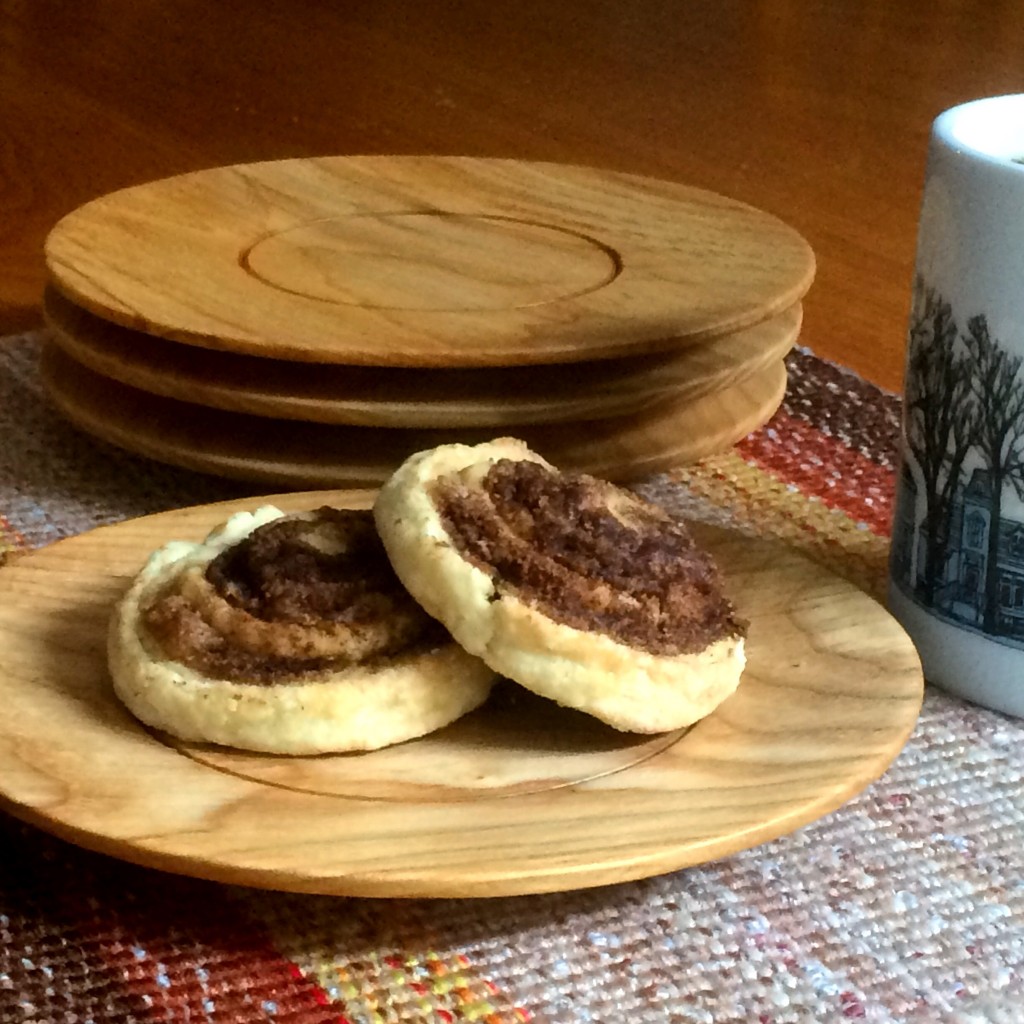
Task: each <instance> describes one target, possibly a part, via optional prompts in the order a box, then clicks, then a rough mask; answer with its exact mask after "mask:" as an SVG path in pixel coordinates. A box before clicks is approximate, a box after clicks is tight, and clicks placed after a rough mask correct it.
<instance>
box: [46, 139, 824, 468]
mask: <svg viewBox="0 0 1024 1024" xmlns="http://www.w3.org/2000/svg"><path fill="white" fill-rule="evenodd" d="M46 258H47V266H48V269H49V274H50V281H51V284H50V287H49V288H48V290H47V293H46V296H45V312H46V316H47V318H48V321H49V324H50V326H51V328H52V341H51V343H50V344H49V345H48V346H47V348H46V350H45V352H44V359H43V367H44V379H45V381H46V384H47V387H48V390H49V392H50V394H51V396H52V398H53V399H54V401H55V402H56V403H57V405H58V406H59V407H60V408H61V409H62V410H63V412H64V413H65V414H66V415H67V416H68V417H69V418H70V419H71V420H73V421H74V422H75V423H77V424H78V425H79V426H80V427H82V428H83V429H85V430H87V431H89V432H91V433H93V434H95V435H96V436H98V437H101V438H103V439H105V440H107V441H110V442H113V443H114V444H117V445H120V446H122V447H124V448H127V449H129V450H131V451H134V452H138V453H141V454H144V455H148V456H150V457H152V458H155V459H159V460H162V461H165V462H170V463H174V464H177V465H182V466H187V467H190V468H193V469H198V470H204V471H207V472H212V473H217V474H220V475H223V476H231V477H237V478H242V479H248V480H258V481H263V482H267V483H273V484H283V485H286V486H373V485H376V484H379V483H381V482H382V481H383V480H384V479H385V478H386V477H387V476H388V475H389V474H390V472H391V471H392V470H393V469H394V468H395V466H396V465H397V464H398V463H399V462H400V461H401V460H402V459H403V458H404V457H405V456H407V455H408V454H410V453H411V452H413V451H416V450H419V449H421V448H425V447H431V446H433V445H436V444H441V443H446V442H450V441H465V442H468V443H474V442H477V441H482V440H487V439H489V438H491V437H494V436H496V435H502V434H511V435H515V436H518V437H521V438H523V439H524V440H525V441H527V442H528V443H529V444H530V445H531V446H532V447H534V448H535V449H536V450H538V451H539V452H541V453H542V454H543V455H545V456H546V457H548V458H549V459H550V460H551V461H553V462H555V463H556V464H558V465H560V466H561V467H563V468H565V469H577V470H582V471H586V472H591V473H595V474H598V475H601V476H605V477H608V478H611V479H628V478H630V477H634V476H638V475H641V474H645V473H650V472H654V471H658V470H663V469H667V468H670V467H671V466H673V465H677V464H680V463H683V462H686V461H690V460H693V459H695V458H699V457H701V456H703V455H706V454H708V453H710V452H714V451H717V450H721V449H724V448H726V447H728V446H729V445H731V444H733V443H735V441H737V440H738V439H739V438H740V437H742V436H743V435H744V434H746V433H747V432H749V431H750V430H752V429H754V428H756V427H757V426H759V425H760V424H762V423H763V422H764V421H765V420H766V419H767V418H768V417H769V416H770V415H771V414H772V412H774V410H775V409H776V407H777V406H778V404H779V402H780V401H781V398H782V394H783V391H784V388H785V382H786V373H785V366H784V363H783V357H784V355H785V353H786V352H787V351H788V349H789V348H790V347H791V346H792V344H793V343H794V341H795V340H796V337H797V335H798V333H799V329H800V315H801V313H800V300H801V298H802V297H803V295H804V294H805V292H806V291H807V289H808V287H809V286H810V283H811V280H812V278H813V274H814V259H813V255H812V253H811V250H810V248H809V247H808V245H807V243H806V242H805V241H804V240H803V239H802V238H801V237H800V236H799V235H798V234H797V233H796V232H795V231H793V230H792V229H791V228H789V227H787V226H786V225H784V224H782V223H781V222H780V221H778V220H776V219H775V218H773V217H771V216H769V215H768V214H765V213H763V212H761V211H758V210H755V209H753V208H751V207H749V206H745V205H743V204H741V203H737V202H735V201H733V200H730V199H726V198H723V197H721V196H718V195H714V194H712V193H708V192H704V191H700V190H697V189H692V188H687V187H685V186H681V185H678V184H673V183H669V182H664V181H659V180H654V179H649V178H641V177H637V176H634V175H626V174H619V173H614V172H609V171H600V170H595V169H591V168H581V167H569V166H561V165H554V164H538V163H524V162H521V161H512V160H485V159H471V158H463V157H391V156H367V157H337V158H324V159H311V160H285V161H276V162H272V163H261V164H249V165H241V166H235V167H224V168H218V169H215V170H210V171H202V172H198V173H195V174H189V175H183V176H180V177H176V178H169V179H166V180H163V181H157V182H154V183H151V184H147V185H142V186H139V187H136V188H131V189H127V190H124V191H121V192H116V193H113V194H111V195H108V196H104V197H102V198H100V199H97V200H95V201H93V202H91V203H89V204H87V205H86V206H83V207H81V208H80V209H78V210H76V211H74V212H73V213H71V214H69V215H68V216H67V217H65V218H64V219H63V220H62V221H61V222H60V223H59V224H58V225H57V226H56V227H55V228H54V229H53V231H52V232H51V234H50V236H49V238H48V239H47V244H46Z"/></svg>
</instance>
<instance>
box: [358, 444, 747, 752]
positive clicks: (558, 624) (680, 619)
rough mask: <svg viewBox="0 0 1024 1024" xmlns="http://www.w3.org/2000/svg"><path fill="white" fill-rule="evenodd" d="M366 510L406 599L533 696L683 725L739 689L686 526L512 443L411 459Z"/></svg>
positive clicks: (731, 650) (732, 641) (706, 569)
mask: <svg viewBox="0 0 1024 1024" xmlns="http://www.w3.org/2000/svg"><path fill="white" fill-rule="evenodd" d="M374 516H375V519H376V522H377V530H378V532H379V534H380V537H381V540H382V541H383V543H384V547H385V548H386V550H387V553H388V557H389V558H390V560H391V563H392V565H393V566H394V568H395V571H396V572H397V574H398V576H399V578H400V579H401V580H402V582H403V583H404V584H405V586H406V588H407V589H408V590H409V592H410V593H411V594H412V595H413V596H414V597H415V598H416V600H417V601H419V602H420V604H421V605H422V606H423V607H424V608H425V609H426V610H427V611H428V612H429V613H430V614H431V615H432V616H434V617H436V618H437V619H439V620H440V621H441V622H442V623H444V625H445V626H446V627H447V628H448V629H449V630H450V632H451V634H452V636H453V637H454V638H455V639H456V640H458V642H459V643H460V644H462V646H463V647H464V648H465V649H466V650H467V651H469V652H471V653H472V654H476V655H479V656H480V657H481V658H482V659H483V660H484V661H486V662H487V664H489V665H490V666H491V667H492V668H494V669H495V671H497V672H499V673H501V674H503V675H506V676H508V677H510V678H511V679H514V680H515V681H517V682H518V683H520V684H522V685H523V686H525V687H527V688H528V689H530V690H533V691H534V692H536V693H538V694H542V695H544V696H546V697H549V698H552V699H554V700H556V701H558V702H559V703H561V704H565V705H569V706H572V707H575V708H579V709H581V710H583V711H586V712H589V713H590V714H592V715H594V716H596V717H597V718H600V719H602V720H604V721H606V722H608V723H609V724H610V725H613V726H615V727H616V728H618V729H622V730H628V731H634V732H645V733H647V732H662V731H667V730H671V729H676V728H680V727H682V726H685V725H689V724H691V723H693V722H695V721H697V720H698V719H700V718H702V717H704V716H705V715H707V714H708V713H709V712H711V711H712V710H713V709H714V708H715V707H716V706H717V705H718V704H719V703H720V702H721V701H723V700H724V699H725V698H726V697H727V696H728V695H729V694H730V693H732V692H733V690H734V689H735V688H736V686H737V685H738V683H739V679H740V674H741V672H742V670H743V665H744V651H743V645H744V636H745V624H744V623H743V622H742V621H741V620H740V619H739V618H738V617H737V615H736V613H735V611H734V609H733V607H732V605H731V603H730V602H729V600H728V599H727V598H726V597H725V595H724V594H723V591H722V583H721V580H720V577H719V573H718V570H717V569H716V567H715V565H714V563H713V562H712V560H711V558H710V557H709V555H708V554H706V553H705V552H704V551H702V550H700V549H699V548H698V546H697V545H696V544H695V542H694V540H693V538H692V536H691V534H690V533H689V531H688V530H687V529H686V527H685V526H684V525H683V524H682V523H680V522H679V521H678V520H676V519H674V518H673V517H671V516H669V515H668V514H667V513H666V512H664V511H663V510H661V509H659V508H658V507H656V506H654V505H652V504H649V503H647V502H645V501H643V500H641V499H640V498H639V497H637V496H636V495H634V494H632V493H630V492H627V491H624V490H622V489H620V488H617V487H615V486H613V485H611V484H609V483H605V482H604V481H600V480H596V479H594V478H593V477H589V476H583V475H567V474H562V473H559V472H558V471H557V470H556V469H555V468H554V467H552V466H551V465H549V464H548V463H547V462H545V461H544V460H543V459H542V458H541V457H540V456H538V455H537V454H535V453H534V452H532V451H530V450H529V449H528V448H527V447H526V446H525V445H524V444H523V443H522V442H520V441H516V440H514V439H510V438H502V439H499V440H496V441H492V442H490V443H488V444H483V445H477V446H475V447H469V446H464V445H446V446H443V447H440V448H435V449H432V450H430V451H426V452H421V453H419V454H417V455H414V456H412V457H411V458H410V459H408V460H407V461H406V462H405V463H404V464H403V465H402V466H401V467H400V468H399V469H398V471H397V472H396V473H395V474H394V476H393V477H392V478H391V480H390V481H389V482H388V483H387V484H386V485H385V486H384V488H383V489H382V490H381V492H380V495H379V497H378V500H377V502H376V504H375V506H374Z"/></svg>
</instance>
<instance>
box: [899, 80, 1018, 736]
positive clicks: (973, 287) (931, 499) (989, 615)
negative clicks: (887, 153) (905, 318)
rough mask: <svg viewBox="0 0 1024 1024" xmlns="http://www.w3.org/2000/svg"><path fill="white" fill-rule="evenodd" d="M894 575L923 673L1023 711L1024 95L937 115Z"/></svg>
mask: <svg viewBox="0 0 1024 1024" xmlns="http://www.w3.org/2000/svg"><path fill="white" fill-rule="evenodd" d="M889 579H890V582H889V607H890V609H891V611H892V613H893V614H894V615H895V616H896V618H897V619H899V621H900V622H901V623H902V624H903V626H904V628H905V629H906V630H907V632H908V633H909V634H910V636H911V638H912V639H913V640H914V642H915V644H916V645H917V648H918V651H919V653H920V655H921V662H922V665H923V668H924V674H925V678H926V679H928V680H929V681H930V682H933V683H935V684H936V685H938V686H941V687H942V688H944V689H947V690H950V691H952V692H954V693H957V694H959V695H961V696H963V697H966V698H967V699H969V700H971V701H974V702H976V703H978V704H982V705H984V706H986V707H989V708H993V709H995V710H998V711H1004V712H1007V713H1009V714H1013V715H1019V716H1024V95H1014V96H996V97H991V98H988V99H982V100H976V101H974V102H972V103H965V104H963V105H962V106H959V107H954V108H953V109H952V110H947V111H946V112H945V113H944V114H941V115H940V116H939V117H938V118H937V119H936V120H935V123H934V125H933V126H932V134H931V144H930V148H929V155H928V170H927V174H926V178H925V187H924V197H923V200H922V206H921V221H920V229H919V234H918V246H917V265H916V274H915V283H914V297H913V305H912V309H911V316H910V328H909V333H908V339H907V362H906V382H905V385H904V407H903V431H902V451H901V468H900V474H899V478H898V482H897V500H896V509H895V514H894V518H893V527H892V551H891V556H890V563H889Z"/></svg>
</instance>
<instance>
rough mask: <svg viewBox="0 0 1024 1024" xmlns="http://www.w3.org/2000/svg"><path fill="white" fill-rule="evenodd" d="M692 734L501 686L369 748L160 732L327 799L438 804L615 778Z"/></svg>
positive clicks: (198, 755) (253, 776) (261, 777)
mask: <svg viewBox="0 0 1024 1024" xmlns="http://www.w3.org/2000/svg"><path fill="white" fill-rule="evenodd" d="M686 732H687V730H686V729H680V730H676V731H675V732H671V733H662V734H659V735H656V736H641V735H637V734H632V733H622V732H617V731H616V730H614V729H612V728H611V727H610V726H607V725H604V724H603V723H602V722H599V721H598V720H597V719H595V718H592V717H590V716H589V715H585V714H583V713H581V712H579V711H573V710H571V709H569V708H562V707H558V706H557V705H555V704H553V703H551V702H550V701H546V700H544V699H543V698H542V697H537V696H536V695H534V694H531V693H529V692H528V691H526V690H521V689H520V688H519V687H516V686H514V685H513V684H511V683H502V684H500V685H499V686H498V687H497V689H496V690H495V692H494V693H492V695H491V697H490V698H489V700H488V701H487V703H486V704H485V705H484V706H483V707H481V708H478V709H477V710H476V711H474V712H471V713H470V714H468V715H466V716H464V717H463V718H461V719H459V720H458V721H457V722H453V723H452V724H451V725H449V726H447V727H446V728H444V729H440V730H438V731H437V732H434V733H430V734H429V735H427V736H424V737H422V738H421V739H418V740H411V741H409V742H407V743H399V744H396V745H395V746H392V747H385V748H383V749H382V750H373V751H369V752H366V753H356V754H323V755H318V756H311V757H279V756H275V755H270V754H253V753H247V752H246V751H242V750H231V749H228V748H226V747H215V746H212V745H208V744H200V743H188V742H185V741H182V740H175V739H173V738H171V737H168V736H165V735H160V736H159V738H160V739H161V740H162V741H163V742H165V743H167V744H168V745H169V746H172V747H173V748H174V749H176V750H177V751H179V752H180V753H182V754H184V755H185V756H186V757H189V758H191V759H192V760H194V761H198V762H199V763H200V764H203V765H206V766H207V767H208V768H214V769H216V770H218V771H223V772H227V773H228V774H230V775H236V776H239V777H241V778H245V779H249V780H250V781H251V782H259V783H263V784H264V785H268V786H276V787H279V788H282V789H289V790H294V791H297V792H303V793H311V794H315V795H319V796H335V797H344V798H346V799H362V800H369V801H386V802H391V801H394V802H399V803H432V802H436V801H452V800H456V801H460V802H462V801H470V800H488V799H492V798H494V797H513V796H522V795H525V794H527V793H543V792H548V791H550V790H555V789H562V788H563V787H565V786H572V785H575V784H578V783H581V782H585V781H587V780H588V779H595V778H599V777H601V776H605V775H614V774H615V773H617V772H621V771H625V770H626V769H627V768H631V767H633V766H634V765H637V764H639V763H641V762H642V761H646V760H647V759H648V758H651V757H653V756H655V755H656V754H659V753H661V752H662V751H664V750H666V749H667V748H668V747H671V746H672V745H673V744H675V743H676V742H678V740H679V739H680V738H681V737H682V736H683V735H685V733H686Z"/></svg>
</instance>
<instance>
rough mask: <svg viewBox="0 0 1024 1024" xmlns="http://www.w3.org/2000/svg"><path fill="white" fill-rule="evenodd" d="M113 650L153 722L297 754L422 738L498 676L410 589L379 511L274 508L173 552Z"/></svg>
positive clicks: (127, 608) (170, 547)
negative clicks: (384, 543)
mask: <svg viewBox="0 0 1024 1024" xmlns="http://www.w3.org/2000/svg"><path fill="white" fill-rule="evenodd" d="M108 653H109V660H110V669H111V674H112V676H113V681H114V689H115V691H116V693H117V695H118V696H119V697H120V699H121V700H122V701H123V702H124V704H125V705H127V707H128V708H129V710H130V711H132V713H133V714H135V715H136V716H137V717H138V718H140V719H141V720H142V721H143V722H145V723H147V724H148V725H151V726H154V727H156V728H158V729H162V730H164V731H166V732H168V733H171V734H172V735H174V736H177V737H179V738H181V739H186V740H200V741H207V742H211V743H220V744H225V745H229V746H235V747H242V748H245V749H249V750H258V751H266V752H271V753H283V754H310V753H322V752H328V751H346V750H371V749H375V748H378V747H382V746H386V745H388V744H391V743H397V742H399V741H401V740H406V739H411V738H413V737H415V736H421V735H423V734H425V733H427V732H430V731H432V730H434V729H437V728H440V727H441V726H443V725H446V724H448V723H449V722H451V721H453V720H454V719H456V718H458V717H459V716H460V715H462V714H463V713H465V712H467V711H469V710H470V709H472V708H474V707H476V706H477V705H479V704H481V703H482V702H483V701H484V700H485V699H486V697H487V694H488V692H489V690H490V687H491V684H492V682H493V679H494V673H493V672H492V671H491V670H490V669H489V668H488V667H487V666H486V665H485V664H484V663H483V662H481V661H480V660H479V659H477V658H474V657H472V656H470V655H469V654H467V653H466V652H465V651H464V650H462V649H461V648H460V647H459V646H458V645H457V644H455V643H453V642H452V639H451V637H450V636H449V635H448V634H447V633H446V632H445V630H444V629H443V627H441V626H440V625H439V624H438V623H437V622H435V621H434V620H432V619H431V618H430V617H429V616H428V615H426V614H425V613H424V611H423V610H422V609H421V608H420V607H419V606H418V605H417V604H416V603H415V602H414V601H413V600H412V598H411V597H410V596H409V594H408V593H407V592H406V591H405V590H404V589H403V588H402V586H401V584H400V583H399V581H398V579H397V578H396V577H395V575H394V572H393V571H392V569H391V566H390V565H389V563H388V560H387V557H386V556H385V554H384V551H383V548H382V547H381V544H380V540H379V538H378V537H377V533H376V530H375V529H374V525H373V517H372V514H371V513H370V512H369V511H368V510H366V511H348V510H338V509H330V508H322V509H319V510H318V511H315V512H310V513H303V514H299V515H289V516H285V515H284V514H283V513H281V512H280V511H279V510H278V509H276V508H273V507H271V506H265V507H263V508H260V509H258V510H257V511H256V512H253V513H241V514H238V515H235V516H233V517H232V518H231V519H229V520H228V522H227V523H225V524H224V525H223V526H222V527H220V528H219V529H217V530H215V531H214V532H213V533H211V534H210V535H209V536H208V537H207V538H206V540H205V541H204V542H203V543H202V544H188V543H184V542H172V543H170V544H167V545H166V546H165V547H163V548H161V549H160V550H159V551H156V552H155V553H154V554H153V555H152V556H151V557H150V559H149V561H148V562H147V564H146V565H145V567H144V568H143V569H142V571H141V572H140V573H139V575H138V576H137V577H136V579H135V580H134V582H133V583H132V585H131V587H130V589H129V590H128V592H127V594H126V595H125V596H124V598H123V599H122V600H121V601H120V602H119V604H118V606H117V609H116V612H115V614H114V615H113V617H112V620H111V625H110V634H109V643H108Z"/></svg>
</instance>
